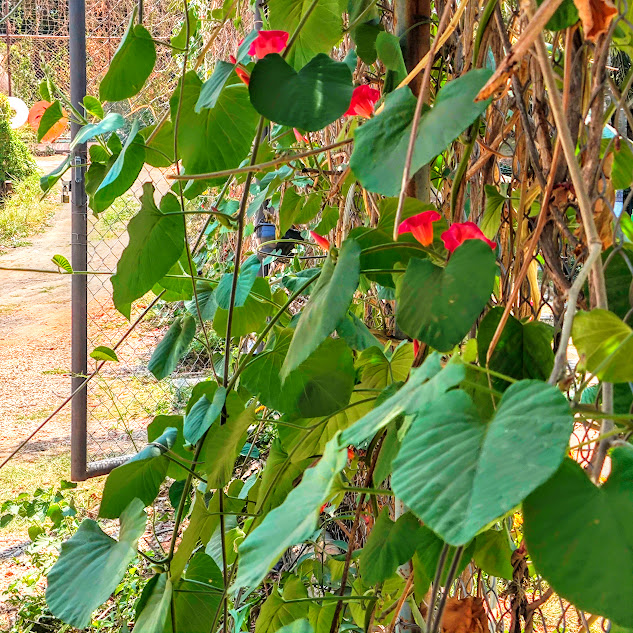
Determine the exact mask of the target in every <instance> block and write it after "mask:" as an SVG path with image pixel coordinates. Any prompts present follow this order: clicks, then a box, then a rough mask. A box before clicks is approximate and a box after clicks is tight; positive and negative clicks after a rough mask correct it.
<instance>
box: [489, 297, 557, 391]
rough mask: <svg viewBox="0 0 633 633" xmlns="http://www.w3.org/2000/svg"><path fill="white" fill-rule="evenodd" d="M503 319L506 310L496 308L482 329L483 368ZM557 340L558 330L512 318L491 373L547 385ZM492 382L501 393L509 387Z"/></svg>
mask: <svg viewBox="0 0 633 633" xmlns="http://www.w3.org/2000/svg"><path fill="white" fill-rule="evenodd" d="M502 315H503V308H501V307H497V308H493V309H492V310H490V312H488V314H486V316H485V317H484V318H483V320H482V322H481V324H480V325H479V332H478V333H477V352H478V355H479V362H480V363H481V364H482V366H483V365H485V364H486V358H487V354H488V348H489V347H490V342H491V341H492V337H493V336H494V333H495V331H496V330H497V326H498V325H499V322H500V321H501V316H502ZM553 336H554V328H552V327H551V326H549V325H547V324H546V323H541V322H540V321H528V322H526V323H522V322H521V321H519V320H518V319H515V318H514V317H513V316H512V315H510V316H509V317H508V320H507V322H506V324H505V326H504V328H503V331H502V332H501V337H500V338H499V341H498V342H497V346H496V347H495V350H494V352H493V354H492V357H491V358H490V363H489V367H490V369H492V370H494V371H498V372H499V373H502V374H505V375H506V376H511V377H512V378H517V379H519V380H521V379H522V378H534V379H538V380H544V381H546V380H547V379H548V377H549V375H550V372H551V371H552V368H553V367H554V352H553V350H552V338H553ZM492 380H493V383H494V384H495V388H497V389H500V390H501V391H503V390H504V389H505V388H506V386H507V384H508V383H507V382H505V381H504V380H503V379H495V378H494V377H493V378H492Z"/></svg>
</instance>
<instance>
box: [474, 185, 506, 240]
mask: <svg viewBox="0 0 633 633" xmlns="http://www.w3.org/2000/svg"><path fill="white" fill-rule="evenodd" d="M484 191H485V193H486V208H485V209H484V216H483V218H482V219H481V226H480V227H479V228H481V232H482V233H483V234H484V235H485V236H486V237H487V238H488V239H489V240H493V239H494V238H495V236H496V235H497V231H499V226H500V225H501V212H502V211H503V206H504V205H505V203H506V202H507V201H508V200H509V198H507V197H506V196H504V195H503V194H502V193H500V192H499V191H498V190H497V188H496V187H493V186H492V185H485V186H484Z"/></svg>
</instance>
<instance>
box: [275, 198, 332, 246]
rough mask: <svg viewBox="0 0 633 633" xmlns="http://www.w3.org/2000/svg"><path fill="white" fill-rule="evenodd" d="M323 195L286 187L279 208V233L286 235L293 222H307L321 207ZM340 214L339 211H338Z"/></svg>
mask: <svg viewBox="0 0 633 633" xmlns="http://www.w3.org/2000/svg"><path fill="white" fill-rule="evenodd" d="M322 199H323V196H322V195H321V194H320V193H313V194H312V195H310V196H305V195H300V194H298V193H297V192H296V191H295V190H294V189H292V188H290V189H286V193H284V198H283V200H282V202H281V207H280V209H279V235H285V234H286V231H287V230H288V229H289V228H290V227H291V226H292V225H293V224H307V223H308V222H310V220H312V219H313V218H314V217H315V216H316V214H317V213H318V212H319V210H320V208H321V200H322ZM337 215H338V211H337Z"/></svg>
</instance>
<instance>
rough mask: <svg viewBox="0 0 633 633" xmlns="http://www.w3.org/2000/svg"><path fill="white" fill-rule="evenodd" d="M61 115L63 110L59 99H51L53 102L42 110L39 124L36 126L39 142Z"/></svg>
mask: <svg viewBox="0 0 633 633" xmlns="http://www.w3.org/2000/svg"><path fill="white" fill-rule="evenodd" d="M63 117H64V111H63V110H62V106H61V104H60V103H59V101H53V103H51V105H49V106H48V108H46V110H44V114H43V115H42V118H41V119H40V124H39V126H38V128H37V142H38V143H39V142H41V140H42V139H43V138H44V136H46V133H47V132H48V131H49V130H50V129H51V128H52V127H53V125H55V123H57V121H59V120H60V119H62V118H63Z"/></svg>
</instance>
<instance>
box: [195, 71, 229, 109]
mask: <svg viewBox="0 0 633 633" xmlns="http://www.w3.org/2000/svg"><path fill="white" fill-rule="evenodd" d="M234 70H235V65H234V64H230V63H229V62H225V61H223V60H221V59H220V60H218V61H217V62H215V67H214V68H213V73H212V74H211V77H209V79H207V80H206V81H205V82H204V84H202V88H201V89H200V96H199V97H198V101H197V102H196V107H195V111H196V113H200V110H202V109H204V108H213V107H214V106H215V104H216V103H217V102H218V98H219V97H220V94H221V93H222V88H224V85H225V84H226V82H227V80H228V78H229V77H230V76H231V73H232V72H233V71H234Z"/></svg>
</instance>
